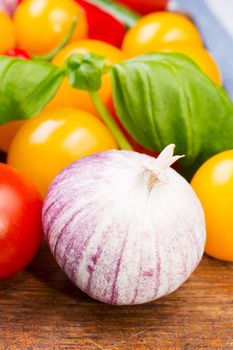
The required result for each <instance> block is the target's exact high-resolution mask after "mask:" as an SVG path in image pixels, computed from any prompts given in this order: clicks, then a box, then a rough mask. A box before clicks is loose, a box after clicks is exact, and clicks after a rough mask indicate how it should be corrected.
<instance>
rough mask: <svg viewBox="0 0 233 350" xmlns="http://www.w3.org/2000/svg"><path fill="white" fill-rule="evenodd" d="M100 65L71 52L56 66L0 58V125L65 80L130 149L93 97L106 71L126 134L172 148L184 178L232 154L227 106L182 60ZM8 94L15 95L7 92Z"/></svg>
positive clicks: (231, 114) (24, 115) (36, 106)
mask: <svg viewBox="0 0 233 350" xmlns="http://www.w3.org/2000/svg"><path fill="white" fill-rule="evenodd" d="M105 45H107V44H106V43H105ZM115 49H116V48H115ZM116 50H117V49H116ZM84 52H85V51H84ZM106 61H107V60H105V59H104V57H99V56H96V55H93V54H74V55H71V56H70V57H69V58H68V59H67V60H66V63H65V64H64V65H63V66H62V67H61V68H59V67H55V66H54V65H51V64H49V63H42V62H32V61H23V60H16V59H13V58H7V57H0V67H1V69H0V79H1V77H2V76H4V85H0V92H1V93H0V123H6V122H7V121H10V120H13V119H14V118H15V119H17V117H18V119H28V118H31V117H33V116H34V115H36V114H37V113H38V112H40V110H41V109H42V108H43V107H44V106H45V104H46V103H47V102H48V101H49V100H50V99H51V98H52V96H54V94H55V93H56V91H57V88H58V87H59V85H60V84H61V81H62V79H63V78H64V77H68V81H69V84H71V85H72V87H74V88H75V89H83V90H86V91H89V93H90V95H91V97H92V100H93V101H94V103H95V106H96V108H97V110H98V113H99V115H101V117H102V118H103V120H104V123H105V124H106V125H107V126H108V128H109V129H110V131H111V133H112V134H113V135H114V138H115V139H116V141H117V144H118V145H119V147H120V148H121V149H130V148H131V147H130V145H129V143H128V142H127V141H126V140H125V138H124V136H123V135H122V133H121V132H120V130H119V128H117V126H116V125H114V122H113V119H112V118H111V116H110V115H109V112H108V110H107V109H106V107H105V106H104V105H103V102H102V101H101V99H100V98H99V96H98V94H97V92H96V90H98V88H99V87H100V86H101V74H102V73H104V72H106V71H109V72H110V73H111V76H112V82H113V98H114V106H115V108H116V112H117V115H118V117H119V118H120V120H121V123H122V124H123V126H124V128H125V129H126V130H127V132H129V133H130V135H132V136H133V138H134V139H135V140H136V141H137V142H138V143H139V144H140V145H142V146H144V147H145V148H146V149H149V150H151V151H161V150H162V149H163V148H164V147H165V146H166V145H167V144H169V143H172V142H176V143H177V147H178V151H179V153H181V154H187V157H185V159H184V160H181V165H182V168H183V173H184V174H185V176H186V177H187V178H190V177H191V176H192V175H193V174H194V172H195V170H196V169H198V167H199V166H200V165H201V164H202V163H203V162H205V161H206V160H207V159H208V158H209V157H211V156H212V155H214V154H216V153H219V152H221V151H223V150H226V149H231V148H233V144H232V143H233V104H232V101H231V100H230V98H229V96H228V95H227V94H226V92H225V91H224V90H223V88H221V87H219V86H217V85H216V84H214V83H213V82H212V81H211V80H210V79H209V78H208V77H207V76H206V75H205V74H204V73H203V72H202V71H201V70H200V69H199V68H198V66H197V65H196V64H194V63H193V61H191V60H190V59H189V58H188V57H186V56H184V55H182V54H174V53H154V54H147V55H144V56H141V57H138V58H134V59H131V60H129V61H125V62H121V63H118V64H114V65H112V66H109V65H108V64H107V66H106V65H105V62H106ZM107 63H108V62H107ZM16 72H17V79H15V77H16ZM27 79H28V80H27ZM28 82H31V84H28ZM25 83H27V85H26V86H27V89H26V91H24V89H25ZM38 86H39V89H38ZM12 88H14V91H17V92H18V93H16V92H15V93H14V94H12ZM22 92H23V93H22ZM109 95H110V97H111V93H109V94H108V95H107V96H109ZM80 96H81V95H80ZM84 96H85V95H84ZM16 116H17V117H16Z"/></svg>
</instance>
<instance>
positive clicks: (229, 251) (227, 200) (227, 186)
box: [191, 150, 233, 261]
mask: <svg viewBox="0 0 233 350" xmlns="http://www.w3.org/2000/svg"><path fill="white" fill-rule="evenodd" d="M191 185H192V186H193V188H194V190H195V191H196V193H197V195H198V197H199V199H200V201H201V203H202V205H203V208H204V211H205V215H206V227H207V242H206V248H205V251H206V253H207V254H209V255H210V256H212V257H214V258H217V259H221V260H225V261H233V150H229V151H225V152H222V153H219V154H217V155H216V156H214V157H212V158H210V159H209V160H208V161H207V162H206V163H204V164H203V165H202V166H201V167H200V169H199V170H198V171H197V173H196V174H195V175H194V177H193V179H192V182H191Z"/></svg>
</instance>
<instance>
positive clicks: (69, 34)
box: [33, 16, 78, 62]
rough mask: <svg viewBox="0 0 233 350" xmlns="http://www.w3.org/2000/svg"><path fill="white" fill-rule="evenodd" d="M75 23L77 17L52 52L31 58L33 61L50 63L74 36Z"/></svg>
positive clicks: (76, 17)
mask: <svg viewBox="0 0 233 350" xmlns="http://www.w3.org/2000/svg"><path fill="white" fill-rule="evenodd" d="M77 23H78V16H75V17H74V20H73V22H72V24H71V26H70V29H69V30H68V32H67V34H66V36H65V37H64V39H63V40H62V41H61V42H60V44H59V45H58V46H57V47H56V48H55V49H54V50H53V51H51V52H49V53H48V54H46V55H43V56H33V59H36V60H40V61H46V62H51V61H52V59H53V58H54V57H55V56H56V55H57V54H58V53H59V52H60V51H61V50H62V49H63V48H64V47H65V46H66V45H67V44H68V43H69V42H70V39H71V38H72V36H73V34H74V31H75V28H76V25H77Z"/></svg>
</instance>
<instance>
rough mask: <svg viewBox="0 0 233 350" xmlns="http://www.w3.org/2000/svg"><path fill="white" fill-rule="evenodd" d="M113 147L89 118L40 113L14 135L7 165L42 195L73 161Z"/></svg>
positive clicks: (96, 121) (100, 125)
mask: <svg viewBox="0 0 233 350" xmlns="http://www.w3.org/2000/svg"><path fill="white" fill-rule="evenodd" d="M116 148H117V145H116V142H115V140H114V138H113V136H112V135H111V134H110V132H109V131H108V129H107V128H106V126H105V125H104V124H103V123H102V122H101V121H100V120H99V119H97V118H96V117H94V116H93V115H91V114H89V113H87V112H85V111H82V110H75V109H71V108H69V109H68V108H67V109H54V110H51V111H47V112H43V113H41V114H40V115H39V116H37V117H35V118H33V119H31V120H29V121H27V122H26V123H25V124H24V125H23V126H22V128H20V130H19V131H18V133H17V134H16V136H15V138H14V140H13V142H12V144H11V147H10V150H9V154H8V163H9V164H11V165H12V166H14V167H15V168H17V169H19V170H20V171H21V172H22V173H23V174H25V175H27V176H28V177H29V178H30V179H31V180H32V181H33V182H34V183H35V184H36V186H37V187H38V189H39V190H40V192H41V194H42V196H45V194H46V191H47V189H48V186H49V185H50V183H51V182H52V180H53V178H54V177H55V176H56V175H57V174H58V173H59V172H60V171H61V170H62V169H63V168H65V167H66V166H67V165H69V164H71V163H73V162H74V161H75V160H77V159H79V158H82V157H85V156H87V155H90V154H92V153H95V152H101V151H105V150H108V149H116Z"/></svg>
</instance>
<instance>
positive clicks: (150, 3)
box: [117, 0, 168, 15]
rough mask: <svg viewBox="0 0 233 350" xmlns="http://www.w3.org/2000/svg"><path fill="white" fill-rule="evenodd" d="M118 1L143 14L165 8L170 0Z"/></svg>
mask: <svg viewBox="0 0 233 350" xmlns="http://www.w3.org/2000/svg"><path fill="white" fill-rule="evenodd" d="M117 1H118V2H121V3H122V4H124V5H127V6H129V7H131V8H132V9H134V10H135V11H137V12H138V13H141V14H142V15H145V14H147V13H150V12H154V11H161V10H165V9H166V6H167V3H168V0H117Z"/></svg>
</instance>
